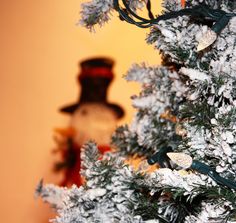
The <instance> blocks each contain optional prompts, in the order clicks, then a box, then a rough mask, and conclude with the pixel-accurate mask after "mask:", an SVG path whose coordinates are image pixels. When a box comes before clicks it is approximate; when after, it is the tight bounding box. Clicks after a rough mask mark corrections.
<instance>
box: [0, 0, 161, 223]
mask: <svg viewBox="0 0 236 223" xmlns="http://www.w3.org/2000/svg"><path fill="white" fill-rule="evenodd" d="M81 2H82V1H79V0H70V1H65V0H41V1H35V0H34V1H32V0H21V1H17V0H1V1H0V17H1V18H0V27H1V35H0V44H1V48H0V49H1V51H0V52H1V59H0V69H1V74H0V99H1V100H0V101H1V105H0V123H1V125H0V139H1V140H0V141H1V144H0V145H1V146H0V148H1V156H0V173H1V175H0V180H1V184H0V197H1V203H0V212H1V222H6V223H32V222H33V223H42V222H44V223H46V222H48V219H49V218H52V217H53V213H52V212H51V210H50V208H49V207H48V205H46V204H43V202H42V201H41V200H40V199H35V198H34V190H35V187H36V185H37V183H38V182H39V180H40V179H41V178H44V181H45V182H47V183H57V182H58V180H59V179H58V175H57V174H55V173H53V172H52V166H53V162H54V161H55V159H54V156H53V155H52V149H53V148H54V147H55V144H54V141H53V137H52V136H53V129H54V128H55V127H61V126H65V125H66V123H67V122H68V116H66V115H63V114H61V113H59V112H58V109H59V107H61V106H62V105H65V104H66V103H70V102H74V101H76V100H77V97H78V84H77V82H76V77H77V74H78V62H79V61H81V60H84V59H87V58H89V57H94V56H108V57H111V58H113V59H114V60H115V61H116V64H115V66H114V70H113V71H114V73H115V75H116V76H115V79H114V81H113V82H112V84H111V86H110V89H109V97H108V99H109V101H112V102H116V103H119V104H121V105H122V106H123V108H124V109H125V110H126V116H125V117H124V118H123V119H122V120H121V121H120V124H121V123H129V122H130V120H131V118H132V115H133V112H134V110H133V109H132V107H131V101H130V96H131V95H133V94H137V93H138V92H139V86H138V85H137V84H136V83H127V82H126V81H125V80H124V79H123V78H122V76H123V75H124V74H125V73H126V71H127V69H128V68H129V67H130V66H131V65H132V64H133V63H134V62H135V63H140V62H147V63H148V64H150V65H153V64H159V63H160V57H159V55H158V52H157V51H155V50H154V49H153V46H148V45H147V44H146V43H145V37H146V33H147V32H148V30H145V29H140V28H136V27H134V26H132V25H129V24H127V23H125V22H121V21H120V20H119V19H118V18H117V14H114V16H113V19H112V21H111V22H110V23H108V24H106V25H105V26H104V27H103V28H102V29H99V28H97V29H96V33H90V32H89V31H88V30H86V29H85V28H83V27H81V26H76V23H77V22H78V20H79V18H80V15H79V12H80V4H81ZM159 8H160V7H159ZM159 11H160V10H159Z"/></svg>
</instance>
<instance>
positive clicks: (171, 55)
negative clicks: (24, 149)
mask: <svg viewBox="0 0 236 223" xmlns="http://www.w3.org/2000/svg"><path fill="white" fill-rule="evenodd" d="M150 3H151V2H150V1H149V0H147V1H142V0H129V1H126V0H122V1H121V2H120V1H118V0H93V1H91V2H89V3H85V4H83V5H82V24H83V25H84V26H85V27H87V28H89V29H91V30H92V29H94V27H95V26H96V25H97V24H98V25H103V24H104V23H105V22H107V21H108V20H109V18H110V15H111V13H113V12H116V11H118V13H119V16H120V18H121V20H126V21H127V22H129V23H131V24H134V25H137V26H139V27H143V28H146V27H150V33H149V34H148V37H147V43H148V44H153V45H154V46H155V48H157V49H158V50H159V51H160V52H161V54H162V56H163V66H156V67H150V66H147V65H145V64H141V65H138V64H134V65H133V66H132V67H131V68H130V70H129V71H128V73H127V75H126V77H125V78H126V79H127V80H128V81H137V82H139V83H140V84H141V86H142V90H141V92H140V94H139V95H137V96H135V97H133V98H132V100H133V106H134V107H135V108H136V109H137V113H136V114H135V117H134V120H133V122H132V123H131V124H130V125H129V126H122V127H119V128H118V129H117V130H116V132H115V133H114V135H113V137H112V143H113V145H115V146H116V148H117V149H116V152H114V153H108V154H106V155H105V156H103V157H102V158H101V157H100V154H99V151H98V149H97V147H96V144H95V143H94V142H88V143H87V144H86V145H84V147H83V152H82V165H83V175H84V177H85V180H86V182H85V184H84V185H83V186H81V187H79V188H78V187H76V186H72V187H71V188H69V189H67V188H61V187H56V186H54V185H45V186H44V185H43V184H42V183H40V184H39V186H38V188H37V193H38V194H39V195H40V196H41V197H42V198H43V199H44V200H45V201H47V202H49V203H51V204H52V205H53V206H54V207H55V208H56V210H57V211H58V217H57V218H56V219H55V220H54V222H57V223H72V222H102V223H106V222H125V223H127V222H139V223H141V222H149V223H151V222H152V223H154V222H173V223H174V222H175V223H181V222H185V223H208V222H211V223H213V222H214V223H216V222H231V223H232V222H236V203H235V198H236V193H235V189H236V174H235V171H236V107H235V106H236V1H234V0H188V1H186V2H185V1H180V0H179V1H178V0H165V1H164V2H163V10H164V11H163V14H162V15H161V16H153V13H152V10H151V4H150ZM142 7H146V9H147V11H148V14H149V18H143V17H141V16H139V15H138V10H139V9H141V8H142ZM131 28H132V26H131ZM134 156H135V157H141V159H143V162H142V163H141V165H140V166H139V168H138V169H134V168H132V167H131V166H130V165H128V164H127V162H126V160H127V159H128V158H130V157H134ZM144 162H147V163H148V164H149V165H156V166H157V168H156V170H155V171H152V172H148V171H147V167H146V166H147V164H144Z"/></svg>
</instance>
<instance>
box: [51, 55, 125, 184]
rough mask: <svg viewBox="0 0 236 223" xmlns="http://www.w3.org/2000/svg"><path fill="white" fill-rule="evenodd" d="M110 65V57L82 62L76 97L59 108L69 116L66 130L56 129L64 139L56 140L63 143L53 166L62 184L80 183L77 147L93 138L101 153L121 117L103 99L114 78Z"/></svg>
mask: <svg viewBox="0 0 236 223" xmlns="http://www.w3.org/2000/svg"><path fill="white" fill-rule="evenodd" d="M113 65H114V61H113V60H111V59H109V58H103V57H101V58H92V59H88V60H85V61H82V62H81V63H80V67H81V72H80V74H79V75H78V82H79V83H80V85H81V94H80V97H79V100H78V102H77V103H74V104H72V105H68V106H65V107H62V108H61V109H60V111H61V112H64V113H67V114H70V115H71V120H70V127H69V128H68V129H67V131H61V130H60V131H57V132H59V133H60V134H61V135H63V137H64V139H65V138H66V143H64V144H63V143H60V145H62V144H63V146H61V148H62V150H61V151H63V152H62V155H63V161H62V162H60V163H57V165H56V169H57V170H60V169H62V168H64V169H65V175H64V179H63V182H62V183H61V185H63V186H69V185H72V184H77V185H78V186H79V185H81V183H82V179H81V176H80V174H79V171H80V168H81V159H80V148H81V146H82V145H83V144H84V143H86V142H87V141H88V140H94V141H96V143H97V144H98V148H99V150H100V151H101V153H102V154H103V153H104V152H107V151H109V150H110V146H109V143H110V137H111V135H112V133H113V132H114V130H115V128H116V125H117V121H118V120H119V119H120V118H122V117H123V116H124V110H123V109H122V108H121V107H120V106H119V105H117V104H114V103H109V102H108V101H107V90H108V87H109V85H110V83H111V81H112V79H113V77H114V74H113V72H112V67H113ZM59 147H60V146H59Z"/></svg>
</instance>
